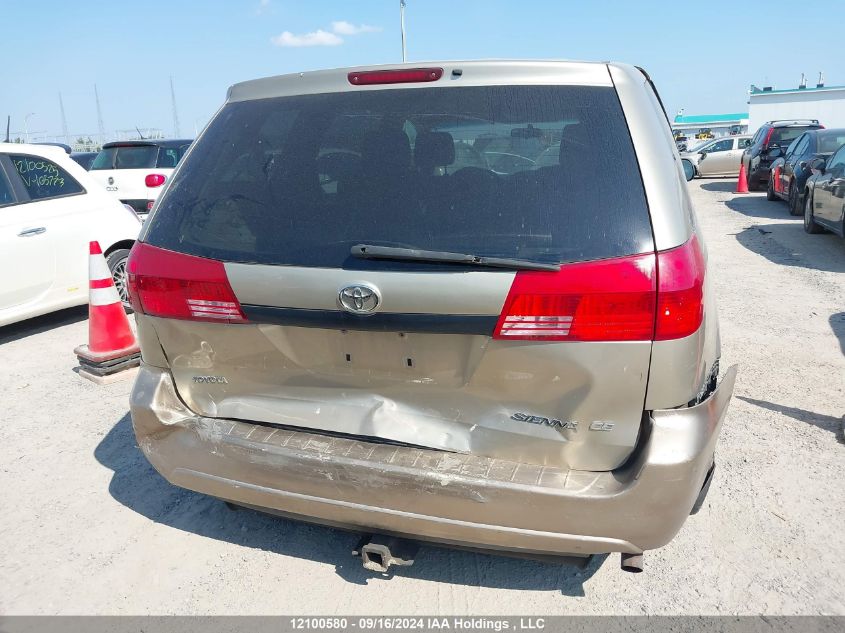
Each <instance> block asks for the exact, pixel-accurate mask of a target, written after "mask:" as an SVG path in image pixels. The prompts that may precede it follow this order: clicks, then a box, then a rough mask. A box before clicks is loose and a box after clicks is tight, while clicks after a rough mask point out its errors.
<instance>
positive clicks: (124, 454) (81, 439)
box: [0, 180, 845, 615]
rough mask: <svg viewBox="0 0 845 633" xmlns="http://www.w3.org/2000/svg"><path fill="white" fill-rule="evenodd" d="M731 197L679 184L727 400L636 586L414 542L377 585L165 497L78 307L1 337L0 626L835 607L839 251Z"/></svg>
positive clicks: (841, 310) (840, 520)
mask: <svg viewBox="0 0 845 633" xmlns="http://www.w3.org/2000/svg"><path fill="white" fill-rule="evenodd" d="M733 185H734V183H733V182H732V181H724V180H709V181H707V180H705V181H694V182H692V183H690V188H691V191H692V194H693V196H694V199H695V202H696V205H697V209H698V214H699V218H700V221H701V224H702V225H703V228H704V232H705V236H706V240H707V244H708V248H709V252H710V262H711V264H710V272H711V274H713V275H714V276H715V278H716V288H717V289H718V295H719V304H720V312H721V324H722V347H723V363H722V366H723V368H724V367H727V366H728V365H730V364H733V363H738V364H739V365H740V373H739V378H738V381H737V385H736V392H735V398H734V401H733V402H732V404H731V409H730V411H729V414H728V419H727V421H726V423H725V426H724V429H723V432H722V436H721V439H720V440H719V445H718V449H717V461H718V468H717V470H716V479H715V481H714V483H713V486H712V488H711V491H710V495H709V497H708V499H707V502H706V504H705V506H704V508H703V509H702V511H701V512H700V513H699V514H698V515H696V516H694V517H691V518H690V519H689V521H688V522H687V523H686V525H685V526H684V528H683V529H682V531H681V533H680V534H679V535H678V536H677V538H676V539H675V540H674V541H673V542H672V543H670V544H669V545H668V546H666V547H664V548H663V549H661V550H658V551H653V552H648V553H647V554H646V557H645V564H646V571H645V573H643V574H639V575H633V574H627V573H624V572H622V571H620V569H619V557H618V555H611V556H609V557H601V558H599V559H596V560H594V561H593V563H592V564H591V565H590V566H589V568H588V569H586V570H581V571H578V570H575V569H572V568H563V567H558V566H553V565H546V564H542V563H536V562H528V561H521V560H514V559H508V558H501V557H496V556H487V555H481V554H474V553H466V552H458V551H450V550H444V549H438V548H432V547H425V548H423V549H422V550H421V552H420V555H419V557H418V558H417V561H416V564H415V565H414V566H413V567H411V568H407V569H404V570H400V571H399V572H398V573H397V575H396V576H395V577H393V578H392V579H384V578H382V577H379V576H373V575H371V574H369V573H367V572H365V571H364V570H363V569H362V568H361V566H360V563H358V562H357V561H356V559H353V558H352V557H351V556H350V553H349V552H350V549H351V548H352V546H353V545H354V544H355V542H356V537H355V536H354V535H351V534H348V533H344V532H340V531H336V530H332V529H327V528H321V527H313V526H308V525H303V524H299V523H294V522H290V521H285V520H282V519H276V518H271V517H267V516H264V515H261V514H258V513H255V512H252V511H238V512H233V511H230V510H228V509H227V508H226V506H225V505H224V504H223V503H221V502H219V501H216V500H214V499H211V498H208V497H204V496H202V495H198V494H194V493H192V492H188V491H185V490H180V489H177V488H174V487H172V486H170V485H169V484H168V483H166V482H165V481H164V480H163V479H162V478H161V477H159V476H158V475H157V474H156V473H155V472H154V471H153V469H152V468H151V467H150V466H149V465H148V464H147V462H146V461H145V459H144V458H143V457H142V455H141V453H140V451H139V450H138V448H137V447H136V445H135V440H134V436H133V433H132V428H131V423H130V420H129V416H128V414H127V396H128V394H129V390H130V384H129V383H126V382H124V383H118V384H114V385H110V386H107V387H97V386H95V385H93V384H91V383H89V382H87V381H83V380H81V379H80V378H79V377H78V376H77V375H76V374H75V373H74V372H73V371H72V370H73V367H74V366H75V365H76V363H75V358H74V356H73V353H72V349H73V347H74V346H75V345H77V344H79V343H82V342H84V340H85V337H86V335H87V330H86V326H87V323H86V321H85V318H86V312H85V310H84V309H82V310H71V311H65V312H62V313H59V314H57V315H53V316H51V317H47V318H41V319H36V320H33V321H29V322H26V323H24V324H18V325H16V326H11V327H7V328H4V329H0V359H2V369H0V394H2V395H0V398H2V407H0V509H2V511H0V543H2V550H0V551H2V554H0V613H4V614H23V613H39V614H55V613H61V614H84V613H102V614H106V613H107V614H126V613H131V614H147V613H158V614H171V613H208V614H223V613H232V614H235V613H262V614H273V613H290V614H293V613H310V614H332V613H336V614H357V613H367V614H380V615H386V614H393V613H396V614H410V613H427V614H433V613H441V614H476V615H478V614H491V615H492V614H523V615H529V614H553V613H554V614H574V613H579V614H599V613H630V614H642V613H650V614H662V613H672V614H678V613H707V614H717V613H719V614H744V613H770V614H811V613H826V614H845V590H843V587H845V566H843V564H842V561H843V560H845V527H843V526H845V445H843V444H842V442H841V433H842V431H841V423H842V416H843V414H845V242H843V240H841V239H839V238H838V237H835V236H833V235H828V234H826V235H807V234H805V233H804V231H803V230H802V228H801V223H800V221H799V220H797V219H793V218H791V217H790V216H789V215H788V214H787V211H786V207H785V205H784V204H782V203H773V202H766V200H765V198H764V197H763V196H762V195H760V194H752V195H749V196H736V195H734V194H732V193H731V191H732V189H733Z"/></svg>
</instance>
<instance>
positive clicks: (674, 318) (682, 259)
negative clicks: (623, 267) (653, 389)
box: [654, 235, 704, 341]
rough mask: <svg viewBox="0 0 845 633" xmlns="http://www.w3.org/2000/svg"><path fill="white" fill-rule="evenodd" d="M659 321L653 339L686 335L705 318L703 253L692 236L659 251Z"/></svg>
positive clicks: (662, 339)
mask: <svg viewBox="0 0 845 633" xmlns="http://www.w3.org/2000/svg"><path fill="white" fill-rule="evenodd" d="M657 278H658V284H657V320H656V323H655V329H654V340H656V341H666V340H670V339H676V338H684V337H685V336H689V335H690V334H692V333H694V332H695V331H696V330H698V328H699V327H700V326H701V322H702V320H703V319H704V255H703V254H702V252H701V246H700V245H699V243H698V238H697V237H696V236H695V235H693V236H692V237H691V238H690V239H689V240H688V241H687V242H686V243H685V244H683V245H681V246H678V247H677V248H673V249H672V250H668V251H662V252H660V253H658V254H657Z"/></svg>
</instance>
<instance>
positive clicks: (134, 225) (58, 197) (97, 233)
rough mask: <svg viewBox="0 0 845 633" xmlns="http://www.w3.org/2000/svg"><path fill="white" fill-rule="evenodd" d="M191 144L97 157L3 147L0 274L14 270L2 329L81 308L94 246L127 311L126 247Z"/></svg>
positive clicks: (0, 300)
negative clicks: (98, 248)
mask: <svg viewBox="0 0 845 633" xmlns="http://www.w3.org/2000/svg"><path fill="white" fill-rule="evenodd" d="M190 144H191V141H190V140H164V141H162V140H155V141H121V142H119V143H106V144H105V145H104V146H103V149H102V151H100V152H99V153H97V152H84V153H72V152H71V148H70V147H68V146H67V145H64V144H61V143H37V144H21V143H3V144H0V269H2V270H4V271H16V272H15V274H14V275H11V274H7V275H4V276H3V283H2V284H0V326H3V325H6V324H9V323H14V322H16V321H20V320H23V319H28V318H31V317H34V316H38V315H40V314H46V313H47V312H52V311H53V310H59V309H62V308H67V307H71V306H75V305H82V304H85V303H87V302H88V269H87V262H88V257H87V253H88V242H90V241H91V240H97V241H99V242H100V246H101V247H102V248H103V253H104V254H105V256H106V261H107V263H108V265H109V270H110V271H111V273H112V276H113V277H114V281H115V285H116V286H117V289H118V293H119V294H120V296H121V299H122V300H123V301H124V305H125V306H127V307H129V300H128V295H127V291H126V261H127V258H128V256H129V249H130V248H132V245H133V244H134V243H135V239H136V238H137V236H138V232H139V230H140V228H141V225H142V221H143V219H144V218H145V217H146V215H147V213H148V212H149V210H150V209H151V208H152V206H153V203H154V202H155V200H156V198H157V197H158V194H159V192H161V190H162V189H163V185H164V184H165V183H166V182H167V180H168V179H169V178H170V176H171V174H172V173H173V170H174V169H175V167H176V165H177V163H178V162H179V161H180V160H181V158H182V156H183V155H184V153H185V151H187V148H188V146H189V145H190ZM88 169H90V170H91V171H87V170H88Z"/></svg>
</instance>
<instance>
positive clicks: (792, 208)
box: [789, 186, 804, 215]
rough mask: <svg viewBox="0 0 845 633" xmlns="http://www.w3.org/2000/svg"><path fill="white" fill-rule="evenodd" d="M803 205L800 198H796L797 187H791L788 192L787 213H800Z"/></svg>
mask: <svg viewBox="0 0 845 633" xmlns="http://www.w3.org/2000/svg"><path fill="white" fill-rule="evenodd" d="M803 210H804V207H803V206H802V205H801V200H800V199H799V198H798V187H794V186H793V187H792V191H790V192H789V215H801V212H802V211H803Z"/></svg>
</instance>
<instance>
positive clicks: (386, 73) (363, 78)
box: [346, 68, 443, 86]
mask: <svg viewBox="0 0 845 633" xmlns="http://www.w3.org/2000/svg"><path fill="white" fill-rule="evenodd" d="M442 76H443V69H442V68H408V69H405V68H398V69H396V70H364V71H358V72H352V73H349V74H348V75H347V76H346V77H347V79H349V83H351V84H352V85H353V86H373V85H378V84H412V83H425V82H428V81H437V80H438V79H440V78H441V77H442Z"/></svg>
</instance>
